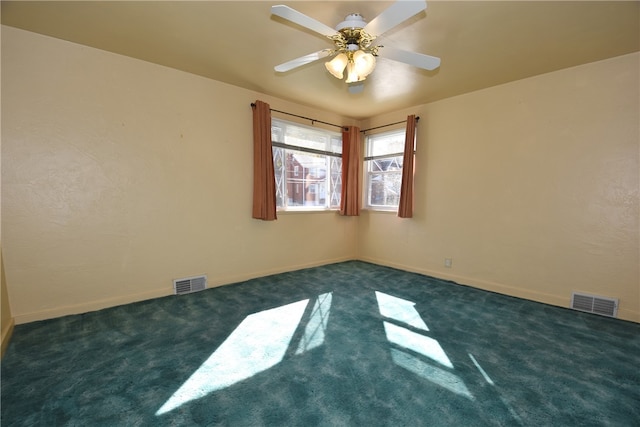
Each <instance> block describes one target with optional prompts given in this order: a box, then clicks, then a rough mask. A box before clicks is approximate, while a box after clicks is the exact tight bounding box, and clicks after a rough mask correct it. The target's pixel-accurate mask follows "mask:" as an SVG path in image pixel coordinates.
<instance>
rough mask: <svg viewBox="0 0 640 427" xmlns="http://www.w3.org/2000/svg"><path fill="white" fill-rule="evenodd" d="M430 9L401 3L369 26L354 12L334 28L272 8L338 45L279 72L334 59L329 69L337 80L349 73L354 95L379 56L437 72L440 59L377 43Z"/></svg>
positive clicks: (415, 3) (411, 1) (295, 61)
mask: <svg viewBox="0 0 640 427" xmlns="http://www.w3.org/2000/svg"><path fill="white" fill-rule="evenodd" d="M426 8H427V3H426V2H425V1H424V0H422V1H414V0H399V1H396V2H395V3H394V4H392V5H391V6H390V7H388V8H387V9H385V10H384V11H383V12H382V13H381V14H380V15H378V16H377V17H376V18H374V19H373V20H372V21H370V22H369V23H367V22H366V21H365V20H364V18H363V17H362V15H360V14H359V13H352V14H350V15H347V16H346V17H345V20H344V21H343V22H341V23H339V24H338V25H337V26H336V28H335V29H333V28H331V27H329V26H327V25H325V24H323V23H321V22H319V21H317V20H315V19H313V18H311V17H309V16H307V15H304V14H303V13H300V12H298V11H297V10H295V9H292V8H290V7H289V6H285V5H276V6H272V7H271V13H272V14H273V15H276V16H279V17H281V18H283V19H286V20H288V21H291V22H293V23H294V24H298V25H300V26H302V27H305V28H308V29H310V30H312V31H314V32H316V33H319V34H321V35H323V36H325V37H327V38H329V40H331V41H332V42H333V43H334V47H333V48H332V49H323V50H320V51H318V52H313V53H310V54H308V55H305V56H301V57H299V58H296V59H292V60H291V61H287V62H285V63H282V64H280V65H276V66H275V71H277V72H280V73H283V72H287V71H290V70H293V69H294V68H297V67H300V66H302V65H305V64H308V63H311V62H314V61H318V60H320V59H322V58H327V57H330V56H333V59H331V60H330V61H327V62H326V63H325V67H326V68H327V70H328V71H329V72H330V73H331V74H332V75H333V76H334V77H336V78H338V79H341V80H342V79H343V78H344V71H345V70H346V71H347V77H346V79H345V82H346V83H348V84H349V86H350V89H351V88H355V89H356V90H353V91H352V92H356V91H359V90H361V89H362V82H363V81H364V80H365V79H366V78H367V76H368V75H369V74H370V73H371V72H372V71H373V69H374V67H375V63H376V59H375V58H376V57H377V56H380V57H383V58H387V59H391V60H393V61H398V62H403V63H405V64H409V65H412V66H414V67H418V68H423V69H425V70H435V69H436V68H438V67H439V66H440V58H437V57H435V56H430V55H424V54H421V53H416V52H409V51H406V50H402V49H396V48H392V47H384V46H382V45H378V44H376V43H375V42H376V38H377V37H378V36H380V35H382V34H384V33H385V32H387V31H389V30H390V29H392V28H394V27H396V26H397V25H399V24H401V23H402V22H404V21H406V20H407V19H409V18H411V17H412V16H415V15H416V14H418V13H420V12H421V11H423V10H425V9H426ZM358 89H359V90H358Z"/></svg>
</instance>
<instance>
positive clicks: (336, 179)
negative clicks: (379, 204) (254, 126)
mask: <svg viewBox="0 0 640 427" xmlns="http://www.w3.org/2000/svg"><path fill="white" fill-rule="evenodd" d="M271 140H272V145H273V166H274V171H275V176H276V206H277V208H278V210H320V209H339V208H340V195H341V192H342V157H341V156H342V135H341V134H340V133H338V132H330V131H327V130H323V129H318V128H312V127H307V126H302V125H299V124H295V123H290V122H286V121H284V120H278V119H272V121H271Z"/></svg>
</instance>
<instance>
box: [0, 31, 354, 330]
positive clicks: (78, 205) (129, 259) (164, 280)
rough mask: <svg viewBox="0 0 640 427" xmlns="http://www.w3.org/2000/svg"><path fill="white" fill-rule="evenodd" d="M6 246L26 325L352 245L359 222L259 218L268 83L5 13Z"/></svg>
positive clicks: (321, 260) (289, 265)
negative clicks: (94, 44) (51, 30)
mask: <svg viewBox="0 0 640 427" xmlns="http://www.w3.org/2000/svg"><path fill="white" fill-rule="evenodd" d="M2 31H3V46H2V56H3V70H2V79H3V81H2V86H3V91H2V104H3V111H2V131H3V147H2V150H3V152H2V155H3V156H2V162H3V164H2V167H3V168H2V185H3V193H2V209H3V215H2V227H3V235H2V239H3V244H2V248H3V255H4V267H5V273H6V278H7V282H8V285H9V286H8V291H9V297H10V299H11V308H12V312H13V316H14V317H15V320H16V323H18V324H19V323H23V322H28V321H33V320H37V319H42V318H49V317H55V316H59V315H64V314H69V313H74V312H84V311H88V310H93V309H97V308H101V307H105V306H110V305H115V304H121V303H128V302H132V301H135V300H140V299H145V298H151V297H157V296H161V295H167V294H170V293H171V292H172V286H173V285H172V280H173V279H174V278H180V277H188V276H193V275H199V274H207V275H208V278H209V284H210V286H215V285H219V284H224V283H230V282H234V281H239V280H245V279H247V278H250V277H255V276H261V275H265V274H270V273H275V272H281V271H286V270H291V269H296V268H300V267H306V266H312V265H318V264H325V263H330V262H334V261H340V260H346V259H353V258H355V257H356V255H357V250H356V245H357V239H356V232H357V220H356V219H353V218H345V217H340V216H339V215H338V214H336V213H335V212H331V213H318V214H313V215H300V214H298V215H296V214H288V215H282V216H281V217H280V219H279V220H278V221H276V222H262V221H258V220H254V219H252V218H251V191H252V190H251V189H252V184H253V182H252V179H253V173H252V169H251V168H252V164H253V163H252V162H253V157H252V156H253V154H252V153H253V148H252V125H251V123H252V122H251V120H252V113H251V108H250V103H251V102H253V101H255V100H256V99H261V100H264V101H267V102H269V103H270V104H271V106H272V108H276V109H279V110H285V111H295V112H296V113H298V114H303V115H311V116H312V117H314V118H318V119H320V120H323V121H328V122H333V123H343V122H344V120H343V119H342V118H340V117H337V116H335V115H333V114H330V113H326V112H322V111H310V110H308V109H305V108H304V107H301V106H297V105H290V104H288V103H285V102H283V101H280V100H277V99H273V98H269V97H266V96H263V95H260V94H257V93H255V92H251V91H246V90H243V89H239V88H237V87H234V86H230V85H226V84H222V83H219V82H215V81H212V80H209V79H205V78H201V77H198V76H195V75H191V74H187V73H183V72H179V71H176V70H173V69H169V68H165V67H160V66H157V65H153V64H150V63H146V62H143V61H137V60H134V59H131V58H127V57H123V56H118V55H114V54H111V53H107V52H104V51H100V50H96V49H92V48H87V47H83V46H80V45H75V44H71V43H67V42H64V41H60V40H56V39H52V38H48V37H43V36H40V35H36V34H34V33H29V32H25V31H22V30H17V29H14V28H10V27H3V28H2Z"/></svg>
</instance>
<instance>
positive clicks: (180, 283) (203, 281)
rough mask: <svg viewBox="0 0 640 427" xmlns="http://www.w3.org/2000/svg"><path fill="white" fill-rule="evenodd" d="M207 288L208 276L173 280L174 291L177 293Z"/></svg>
mask: <svg viewBox="0 0 640 427" xmlns="http://www.w3.org/2000/svg"><path fill="white" fill-rule="evenodd" d="M206 288H207V276H195V277H187V278H185V279H176V280H174V281H173V291H174V292H173V293H174V294H176V295H184V294H190V293H192V292H198V291H202V290H205V289H206Z"/></svg>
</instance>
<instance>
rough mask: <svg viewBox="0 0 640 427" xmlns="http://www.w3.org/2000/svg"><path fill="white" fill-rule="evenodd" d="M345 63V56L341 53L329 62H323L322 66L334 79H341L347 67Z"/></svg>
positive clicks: (346, 60)
mask: <svg viewBox="0 0 640 427" xmlns="http://www.w3.org/2000/svg"><path fill="white" fill-rule="evenodd" d="M347 62H349V59H348V58H347V55H345V54H344V53H341V54H338V55H336V57H335V58H333V59H332V60H331V61H328V62H325V63H324V66H325V67H326V68H327V71H329V72H330V73H331V74H332V75H333V76H334V77H335V78H338V79H342V77H344V75H343V72H344V69H345V67H346V66H347Z"/></svg>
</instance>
